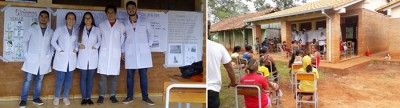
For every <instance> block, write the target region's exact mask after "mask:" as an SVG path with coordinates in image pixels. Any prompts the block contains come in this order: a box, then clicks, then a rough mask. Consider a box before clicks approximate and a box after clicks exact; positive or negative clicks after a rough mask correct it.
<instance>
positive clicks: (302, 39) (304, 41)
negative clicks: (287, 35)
mask: <svg viewBox="0 0 400 108" xmlns="http://www.w3.org/2000/svg"><path fill="white" fill-rule="evenodd" d="M300 39H301V45H306V43H307V38H306V33H301V34H300V37H299V40H300Z"/></svg>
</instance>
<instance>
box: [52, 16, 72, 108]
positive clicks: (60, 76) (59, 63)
mask: <svg viewBox="0 0 400 108" xmlns="http://www.w3.org/2000/svg"><path fill="white" fill-rule="evenodd" d="M65 20H66V25H65V26H60V27H58V28H57V29H56V31H55V32H54V35H53V38H52V39H51V45H52V46H53V47H54V49H56V55H55V57H54V62H53V68H54V70H56V71H57V74H56V90H55V93H54V101H53V104H54V105H58V104H59V100H60V93H61V88H62V86H64V93H63V102H64V104H65V105H70V104H71V103H70V102H69V100H68V95H69V90H70V89H71V85H72V75H73V73H74V70H75V68H76V53H77V52H78V43H77V41H76V40H77V38H78V36H77V34H78V33H77V29H76V28H74V24H75V21H76V15H75V14H74V13H73V12H68V13H67V15H65Z"/></svg>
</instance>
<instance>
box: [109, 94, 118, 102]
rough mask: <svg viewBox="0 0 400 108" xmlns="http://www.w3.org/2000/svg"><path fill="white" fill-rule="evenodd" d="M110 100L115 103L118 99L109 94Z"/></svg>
mask: <svg viewBox="0 0 400 108" xmlns="http://www.w3.org/2000/svg"><path fill="white" fill-rule="evenodd" d="M110 100H111V102H112V103H117V102H118V100H117V98H115V96H111V97H110Z"/></svg>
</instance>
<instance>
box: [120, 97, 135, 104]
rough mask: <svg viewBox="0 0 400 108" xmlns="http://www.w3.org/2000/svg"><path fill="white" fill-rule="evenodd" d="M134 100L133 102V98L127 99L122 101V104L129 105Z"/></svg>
mask: <svg viewBox="0 0 400 108" xmlns="http://www.w3.org/2000/svg"><path fill="white" fill-rule="evenodd" d="M132 100H133V98H132V97H126V98H125V99H124V100H123V101H122V103H124V104H128V103H129V102H132Z"/></svg>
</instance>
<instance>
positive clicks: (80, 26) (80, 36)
mask: <svg viewBox="0 0 400 108" xmlns="http://www.w3.org/2000/svg"><path fill="white" fill-rule="evenodd" d="M86 14H88V15H89V16H90V17H91V18H92V28H93V26H96V23H95V22H94V18H93V15H92V13H90V12H85V14H83V18H82V22H81V24H80V25H79V38H78V42H79V43H80V42H82V38H83V29H84V28H85V16H86Z"/></svg>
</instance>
